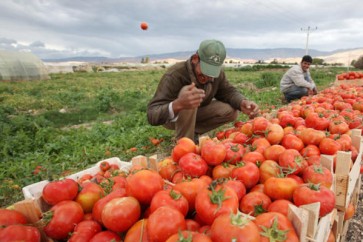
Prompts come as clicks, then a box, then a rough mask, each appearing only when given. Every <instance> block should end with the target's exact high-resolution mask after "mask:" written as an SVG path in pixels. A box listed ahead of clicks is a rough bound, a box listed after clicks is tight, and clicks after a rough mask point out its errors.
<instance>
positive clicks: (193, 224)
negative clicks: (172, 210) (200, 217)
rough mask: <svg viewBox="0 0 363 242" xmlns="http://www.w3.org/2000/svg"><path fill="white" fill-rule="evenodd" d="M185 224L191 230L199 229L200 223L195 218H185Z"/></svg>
mask: <svg viewBox="0 0 363 242" xmlns="http://www.w3.org/2000/svg"><path fill="white" fill-rule="evenodd" d="M185 224H186V225H187V230H189V231H199V229H200V224H199V223H198V222H197V221H195V220H194V219H185Z"/></svg>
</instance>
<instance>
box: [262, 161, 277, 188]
mask: <svg viewBox="0 0 363 242" xmlns="http://www.w3.org/2000/svg"><path fill="white" fill-rule="evenodd" d="M259 170H260V180H259V181H260V183H265V181H267V179H269V178H270V177H277V176H278V175H279V174H281V167H280V166H279V164H278V163H277V162H276V161H273V160H265V161H264V162H263V163H262V164H261V166H260V168H259Z"/></svg>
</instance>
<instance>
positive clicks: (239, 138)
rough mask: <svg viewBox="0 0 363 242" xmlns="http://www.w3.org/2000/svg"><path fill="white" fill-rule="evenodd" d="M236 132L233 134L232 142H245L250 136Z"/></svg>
mask: <svg viewBox="0 0 363 242" xmlns="http://www.w3.org/2000/svg"><path fill="white" fill-rule="evenodd" d="M235 133H236V134H235V135H234V136H233V139H232V142H233V143H237V144H241V145H243V144H245V143H247V141H248V136H247V135H246V134H244V133H242V132H239V131H237V132H235Z"/></svg>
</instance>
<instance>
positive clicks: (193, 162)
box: [179, 153, 208, 177]
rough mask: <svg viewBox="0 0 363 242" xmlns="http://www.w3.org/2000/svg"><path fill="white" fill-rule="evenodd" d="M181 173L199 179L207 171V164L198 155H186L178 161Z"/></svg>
mask: <svg viewBox="0 0 363 242" xmlns="http://www.w3.org/2000/svg"><path fill="white" fill-rule="evenodd" d="M179 168H180V170H181V172H182V173H183V174H184V175H186V176H190V177H200V176H202V175H205V174H206V173H207V171H208V164H207V162H206V161H205V160H204V159H203V158H202V157H201V156H200V155H198V154H195V153H187V154H185V155H183V156H182V157H181V158H180V159H179Z"/></svg>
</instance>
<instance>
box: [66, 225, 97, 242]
mask: <svg viewBox="0 0 363 242" xmlns="http://www.w3.org/2000/svg"><path fill="white" fill-rule="evenodd" d="M101 230H102V228H101V225H100V224H99V223H97V222H96V221H93V220H88V221H82V222H80V223H79V224H77V225H76V227H75V228H74V232H73V233H72V236H71V237H70V238H69V240H68V242H88V241H89V240H90V239H91V238H92V237H93V236H94V235H95V234H97V233H99V232H101Z"/></svg>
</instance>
